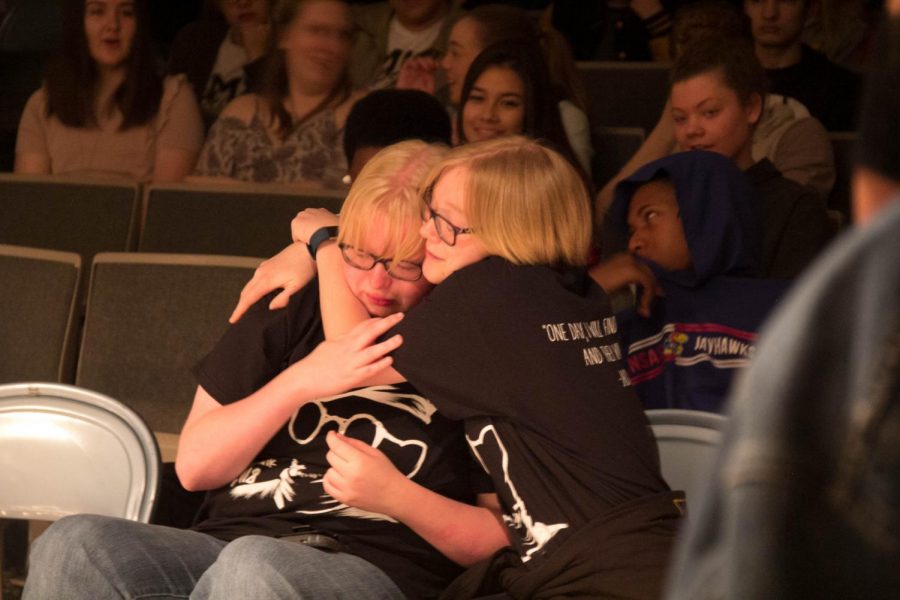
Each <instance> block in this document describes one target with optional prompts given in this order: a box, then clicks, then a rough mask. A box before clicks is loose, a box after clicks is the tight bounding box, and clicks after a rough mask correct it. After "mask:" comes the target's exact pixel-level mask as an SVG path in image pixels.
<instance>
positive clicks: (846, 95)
mask: <svg viewBox="0 0 900 600" xmlns="http://www.w3.org/2000/svg"><path fill="white" fill-rule="evenodd" d="M814 3H815V0H775V1H772V0H765V1H764V0H744V11H745V12H746V13H747V15H748V16H749V17H750V22H751V23H752V26H753V42H754V46H755V48H756V57H757V58H759V62H760V63H761V64H762V66H763V68H764V69H765V70H766V75H767V76H768V78H769V90H770V91H771V92H773V93H776V94H781V95H782V96H788V97H790V98H794V99H796V100H798V101H799V102H800V103H802V104H803V106H805V107H806V108H807V109H808V110H809V112H810V114H811V115H812V116H814V117H815V118H816V119H818V120H819V121H821V122H822V124H823V125H824V126H825V128H826V129H828V130H829V131H851V130H853V129H855V128H856V120H857V112H858V109H859V106H858V105H859V88H860V80H859V77H858V76H857V75H855V74H854V73H851V72H850V71H848V70H847V69H845V68H843V67H840V66H838V65H836V64H834V63H833V62H831V61H830V60H828V58H827V57H826V56H825V55H824V54H822V53H821V52H818V51H816V50H813V49H812V48H810V47H809V46H807V45H806V44H804V43H803V39H802V38H803V24H804V23H805V22H806V21H807V19H808V18H809V16H810V14H811V13H812V12H813V4H814Z"/></svg>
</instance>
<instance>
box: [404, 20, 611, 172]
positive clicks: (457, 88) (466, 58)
mask: <svg viewBox="0 0 900 600" xmlns="http://www.w3.org/2000/svg"><path fill="white" fill-rule="evenodd" d="M514 41H515V42H521V43H525V44H533V45H534V46H535V47H540V48H541V50H542V53H543V58H544V61H545V62H546V63H547V70H548V72H549V74H550V80H551V82H552V85H553V86H554V88H555V92H554V93H555V95H556V96H557V97H558V98H559V114H560V118H561V120H562V125H563V127H564V129H565V132H566V136H567V137H568V139H569V146H571V148H572V150H573V151H574V152H575V154H576V156H578V161H579V163H580V164H581V167H582V169H584V171H585V172H586V173H588V175H590V168H591V159H592V157H593V155H594V150H593V148H592V147H591V133H590V125H589V123H588V118H587V114H586V110H587V94H586V92H585V90H584V86H583V84H582V83H581V81H580V79H579V77H578V75H577V73H576V72H575V66H574V61H573V60H572V56H571V52H570V51H569V49H568V46H567V45H566V42H565V40H564V39H563V38H562V36H561V35H560V34H559V32H557V31H555V30H553V29H552V28H549V27H544V28H542V29H540V31H539V29H538V28H537V27H536V25H535V23H534V22H533V21H532V20H531V19H530V18H529V17H528V15H527V14H526V13H525V11H523V10H521V9H519V8H516V7H513V6H506V5H495V4H491V5H485V6H478V7H476V8H474V9H472V10H471V11H469V12H467V13H463V15H462V16H461V17H460V18H459V19H458V20H457V21H456V22H455V23H454V24H453V28H452V29H451V30H450V42H449V46H448V49H447V53H446V54H445V55H444V56H443V57H442V58H440V59H438V58H435V57H420V58H418V59H414V60H411V61H409V62H407V63H406V64H405V65H404V67H403V70H402V71H401V73H400V78H399V80H398V82H397V86H398V87H401V88H413V89H420V90H423V91H426V92H428V93H430V94H435V95H436V96H438V98H440V99H442V100H445V101H447V102H448V103H449V104H450V105H451V108H450V111H451V112H455V108H454V107H456V108H458V107H459V106H460V102H461V101H462V88H463V82H464V81H465V78H466V73H467V72H468V71H469V68H470V67H471V65H472V62H473V61H474V60H475V57H477V56H478V55H479V54H480V53H481V52H482V51H483V50H484V49H485V48H487V47H489V46H492V45H494V44H497V43H500V42H514ZM551 66H552V67H553V68H550V67H551ZM441 79H444V80H445V83H446V88H439V87H438V82H439V81H440V80H441ZM445 96H446V97H445ZM458 133H459V132H457V134H458Z"/></svg>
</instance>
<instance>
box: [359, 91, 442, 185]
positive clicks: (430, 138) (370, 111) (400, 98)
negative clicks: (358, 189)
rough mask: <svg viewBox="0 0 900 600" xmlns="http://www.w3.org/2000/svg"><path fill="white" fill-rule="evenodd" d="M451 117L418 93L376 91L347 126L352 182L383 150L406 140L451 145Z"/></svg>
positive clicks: (360, 105)
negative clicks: (370, 160)
mask: <svg viewBox="0 0 900 600" xmlns="http://www.w3.org/2000/svg"><path fill="white" fill-rule="evenodd" d="M450 130H451V127H450V117H449V115H447V111H445V110H444V107H443V106H441V103H440V102H438V101H437V100H435V98H434V97H433V96H430V95H428V94H426V93H425V92H420V91H418V90H395V89H388V90H375V91H374V92H371V93H370V94H368V95H366V96H365V97H363V98H362V99H360V100H359V101H358V102H357V103H356V104H354V105H353V108H352V109H351V110H350V114H349V115H348V116H347V124H346V125H345V126H344V156H346V158H347V164H348V165H349V174H350V180H351V181H352V180H354V179H356V177H357V176H358V175H359V172H360V171H361V170H362V168H363V166H364V165H365V164H366V163H367V162H369V159H371V158H372V157H373V156H375V154H377V153H378V151H379V150H381V149H382V148H385V147H387V146H390V145H392V144H396V143H397V142H402V141H403V140H412V139H415V140H422V141H424V142H432V143H442V144H445V145H447V146H449V145H450V140H451V135H450Z"/></svg>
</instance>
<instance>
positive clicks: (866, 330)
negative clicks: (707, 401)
mask: <svg viewBox="0 0 900 600" xmlns="http://www.w3.org/2000/svg"><path fill="white" fill-rule="evenodd" d="M887 4H888V10H889V11H890V12H892V13H893V16H894V21H893V23H892V27H894V28H896V29H895V30H894V37H893V39H892V40H891V42H892V45H893V51H886V50H887V48H879V52H878V56H879V63H881V64H879V65H877V66H875V68H874V70H873V72H872V74H871V76H870V79H869V82H868V83H867V90H866V93H865V100H864V104H863V111H862V113H861V115H862V116H861V121H860V136H859V141H858V145H857V155H856V156H857V164H856V168H855V171H854V186H853V204H854V206H853V208H854V219H855V221H856V223H855V227H854V228H853V229H852V230H850V231H848V232H846V233H845V234H844V236H843V238H842V239H840V240H838V241H837V242H836V243H835V244H834V246H833V247H832V248H830V249H829V251H828V252H827V253H826V255H825V256H823V257H822V259H821V260H820V261H819V262H818V263H817V264H816V265H815V268H814V269H812V270H811V271H810V272H809V274H808V275H807V276H806V277H805V278H804V280H803V282H802V286H798V287H797V288H796V289H795V290H794V291H793V292H792V293H791V294H790V295H789V296H788V297H786V298H785V299H784V301H783V302H782V304H781V306H780V307H779V308H778V310H777V311H776V313H775V314H773V315H772V317H771V319H770V320H769V322H768V324H767V325H766V327H765V328H764V330H763V331H762V333H761V334H760V341H759V345H758V346H757V352H756V355H755V357H754V359H753V364H752V365H751V367H750V369H749V370H748V372H747V373H746V375H745V376H744V377H742V378H741V382H740V384H739V385H738V386H736V388H735V390H734V393H733V394H732V396H731V399H730V401H729V402H730V410H729V417H730V421H731V426H730V427H729V432H730V434H729V435H727V436H726V437H725V440H724V443H723V447H722V448H721V451H720V453H719V456H718V458H717V460H716V468H715V471H714V472H713V473H711V474H710V477H709V485H708V486H707V494H706V498H705V499H704V502H702V503H701V504H700V510H699V511H697V512H696V513H692V514H691V520H690V521H689V522H688V523H687V527H686V528H685V530H683V534H684V535H683V536H682V538H681V542H682V543H681V545H680V552H679V558H678V560H676V561H674V562H673V568H672V571H671V577H670V580H669V590H668V593H667V594H666V596H665V597H666V598H669V599H671V600H689V599H694V598H698V597H705V596H708V595H709V590H716V591H717V593H716V595H717V597H720V598H789V599H792V598H797V599H799V598H865V599H866V600H882V599H884V600H888V599H893V598H897V597H898V595H900V571H898V569H897V548H898V547H900V527H898V524H900V478H898V477H897V465H898V460H900V446H898V444H897V436H896V432H897V431H898V429H900V412H898V410H897V409H898V406H900V351H898V349H900V276H898V274H900V160H898V158H900V127H898V125H900V121H898V120H897V118H896V115H897V112H898V110H900V60H898V58H900V54H898V53H897V52H896V50H897V49H898V48H900V36H897V34H898V33H900V20H897V17H900V2H897V1H896V0H892V1H891V2H889V3H887Z"/></svg>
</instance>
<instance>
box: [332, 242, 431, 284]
mask: <svg viewBox="0 0 900 600" xmlns="http://www.w3.org/2000/svg"><path fill="white" fill-rule="evenodd" d="M338 247H339V248H340V249H341V256H343V257H344V262H345V263H347V264H348V265H350V266H351V267H353V268H354V269H359V270H361V271H371V270H372V269H374V268H375V265H377V264H378V263H381V264H382V266H384V270H385V271H387V274H388V275H390V276H391V277H393V278H394V279H398V280H400V281H418V280H420V279H422V265H420V264H418V263H414V262H409V261H408V260H401V261H398V262H394V261H392V260H391V259H389V258H379V257H377V256H375V255H374V254H369V253H368V252H363V251H362V250H357V249H356V248H354V247H353V246H351V245H349V244H338Z"/></svg>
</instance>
